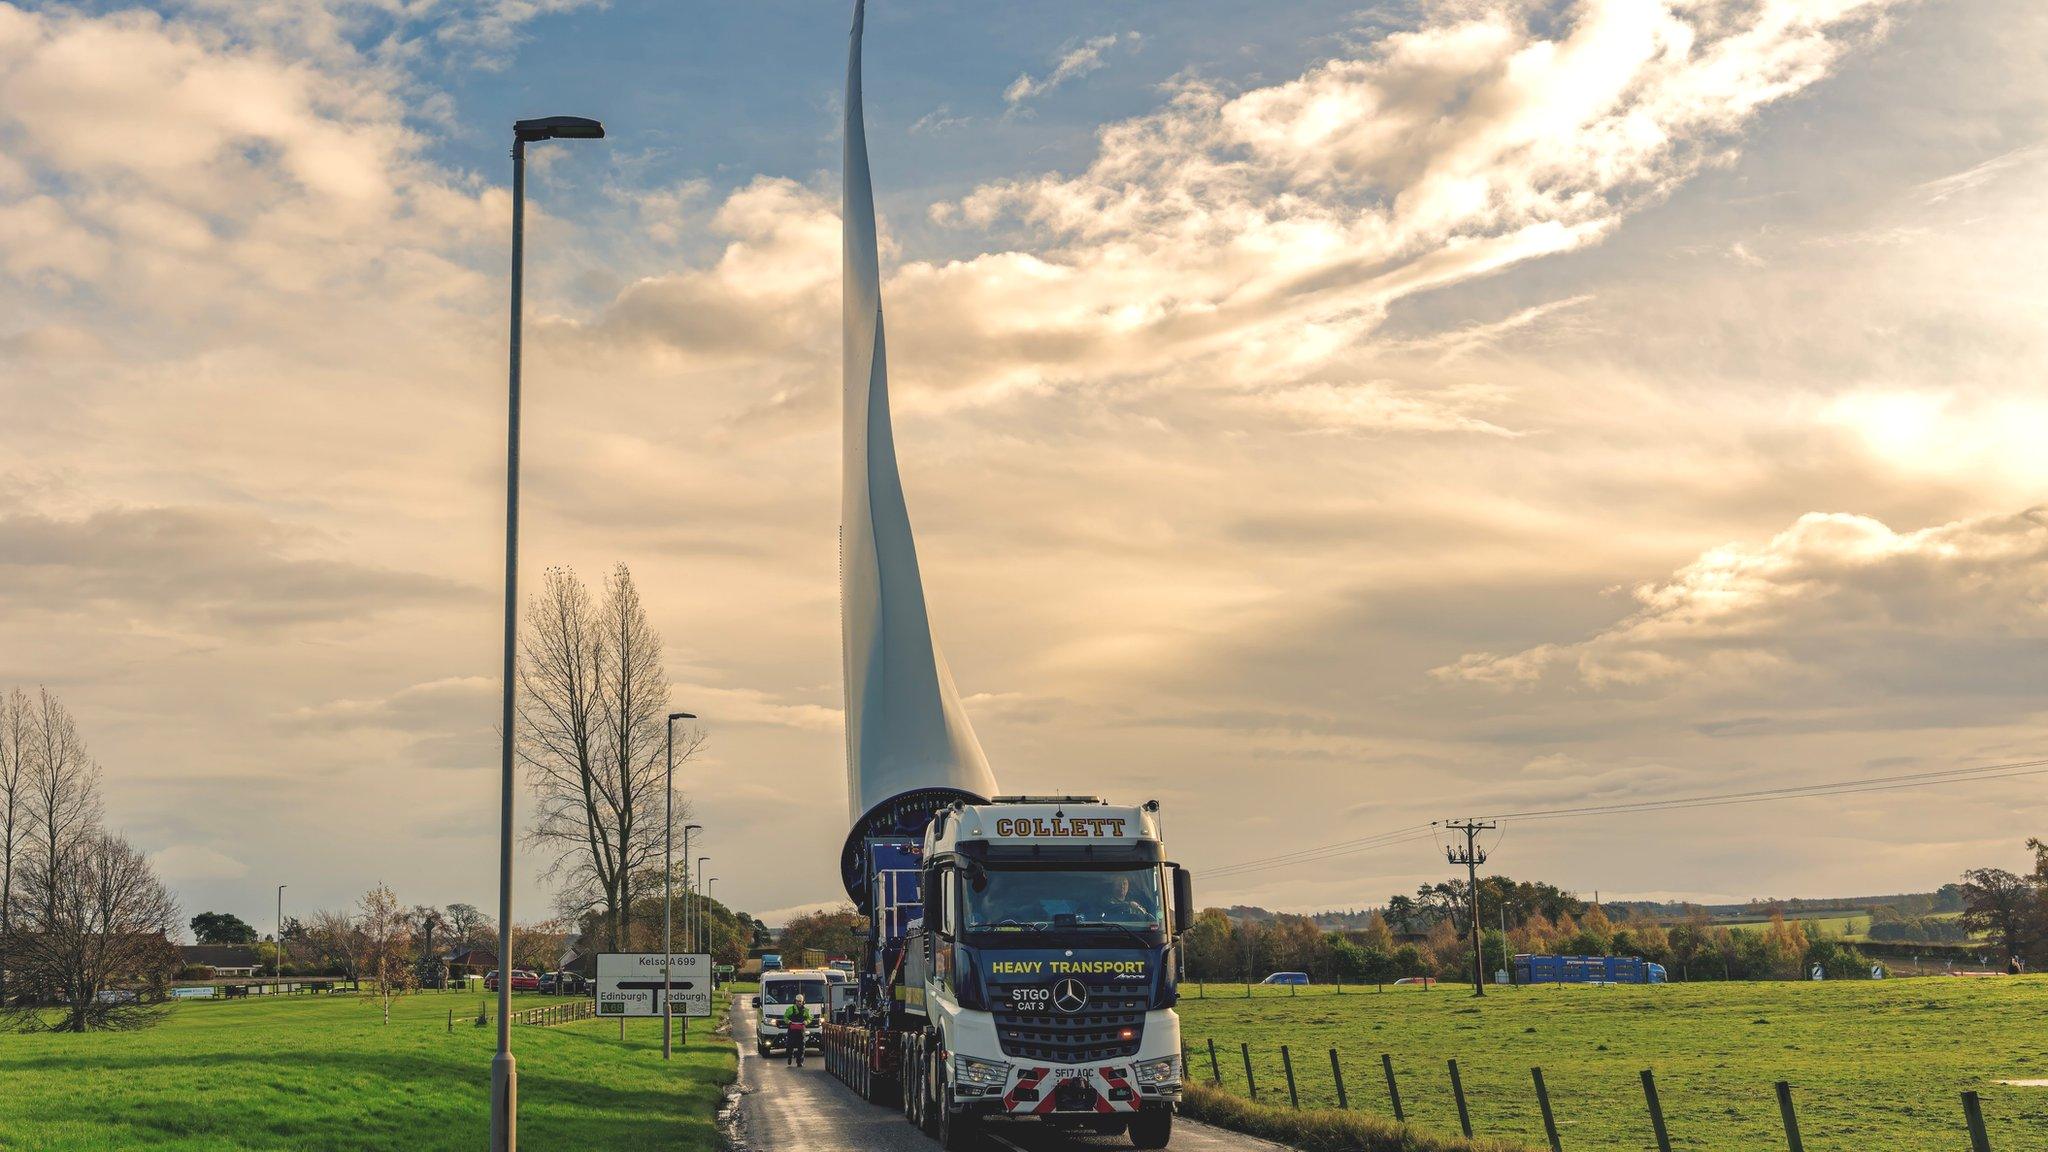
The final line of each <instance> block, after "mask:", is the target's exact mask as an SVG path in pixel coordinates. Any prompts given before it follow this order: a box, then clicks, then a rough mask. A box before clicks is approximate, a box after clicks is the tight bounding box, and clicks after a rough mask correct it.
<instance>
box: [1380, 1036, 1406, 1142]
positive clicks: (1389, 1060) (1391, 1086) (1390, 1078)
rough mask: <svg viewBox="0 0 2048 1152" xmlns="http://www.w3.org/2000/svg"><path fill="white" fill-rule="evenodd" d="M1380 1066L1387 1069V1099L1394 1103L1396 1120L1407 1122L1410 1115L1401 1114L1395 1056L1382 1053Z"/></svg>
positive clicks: (1400, 1122)
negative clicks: (1395, 1072)
mask: <svg viewBox="0 0 2048 1152" xmlns="http://www.w3.org/2000/svg"><path fill="white" fill-rule="evenodd" d="M1380 1067H1382V1068H1385V1069H1386V1070H1387V1099H1389V1100H1391V1101H1393V1103H1394V1122H1395V1123H1397V1124H1406V1123H1407V1122H1408V1117H1406V1116H1404V1115H1402V1114H1401V1087H1400V1085H1398V1084H1396V1083H1394V1058H1393V1057H1392V1056H1390V1055H1388V1054H1387V1053H1385V1052H1382V1053H1380Z"/></svg>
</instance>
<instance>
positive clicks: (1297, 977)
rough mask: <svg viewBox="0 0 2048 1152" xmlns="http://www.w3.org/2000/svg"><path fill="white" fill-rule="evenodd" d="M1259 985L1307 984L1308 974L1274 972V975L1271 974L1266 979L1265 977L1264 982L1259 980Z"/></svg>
mask: <svg viewBox="0 0 2048 1152" xmlns="http://www.w3.org/2000/svg"><path fill="white" fill-rule="evenodd" d="M1259 983H1261V984H1306V983H1308V973H1306V972H1275V973H1273V974H1272V975H1271V976H1268V977H1266V978H1265V979H1264V980H1261V981H1259Z"/></svg>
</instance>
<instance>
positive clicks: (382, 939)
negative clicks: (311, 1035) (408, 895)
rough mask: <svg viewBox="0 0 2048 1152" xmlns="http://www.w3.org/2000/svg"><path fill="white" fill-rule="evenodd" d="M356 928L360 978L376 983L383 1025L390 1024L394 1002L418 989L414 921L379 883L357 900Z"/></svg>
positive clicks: (390, 892) (393, 896) (385, 886)
mask: <svg viewBox="0 0 2048 1152" xmlns="http://www.w3.org/2000/svg"><path fill="white" fill-rule="evenodd" d="M355 929H356V947H357V949H358V950H359V954H358V958H357V961H356V968H357V972H358V979H360V978H362V977H368V978H369V979H370V980H372V981H374V982H375V983H376V986H377V992H376V995H377V998H378V1000H379V1001H381V1002H382V1004H383V1006H384V1023H386V1024H389V1023H391V1002H392V1001H393V1000H396V999H398V998H399V997H400V996H403V995H405V994H406V993H408V992H410V991H412V990H413V989H414V988H415V987H417V986H418V970H417V969H416V968H414V966H413V963H412V947H413V942H412V922H411V919H410V918H409V917H408V916H407V915H406V911H405V909H404V908H402V907H400V906H399V903H398V897H397V896H396V895H394V894H393V893H392V891H391V889H390V887H388V886H387V885H384V884H379V885H377V886H376V887H375V888H372V889H370V890H369V891H368V892H365V893H363V898H362V899H361V900H360V901H357V903H356V925H355Z"/></svg>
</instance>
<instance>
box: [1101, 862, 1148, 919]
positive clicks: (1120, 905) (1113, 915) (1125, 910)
mask: <svg viewBox="0 0 2048 1152" xmlns="http://www.w3.org/2000/svg"><path fill="white" fill-rule="evenodd" d="M1095 919H1097V920H1113V921H1118V922H1128V921H1132V920H1138V921H1145V922H1150V921H1151V919H1152V909H1150V908H1148V907H1146V906H1145V902H1144V901H1143V900H1141V899H1140V898H1139V896H1138V894H1137V893H1136V892H1135V891H1133V890H1132V888H1131V878H1130V877H1129V876H1126V875H1123V874H1121V873H1119V874H1117V875H1115V876H1111V877H1110V878H1109V884H1108V886H1107V888H1106V889H1105V890H1104V892H1103V894H1102V896H1101V898H1100V899H1099V900H1098V901H1097V906H1096V908H1095Z"/></svg>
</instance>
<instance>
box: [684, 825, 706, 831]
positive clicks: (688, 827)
mask: <svg viewBox="0 0 2048 1152" xmlns="http://www.w3.org/2000/svg"><path fill="white" fill-rule="evenodd" d="M703 830H704V826H703V825H702V824H685V825H683V831H685V832H702V831H703Z"/></svg>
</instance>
